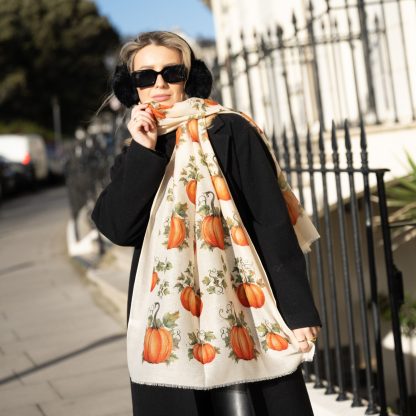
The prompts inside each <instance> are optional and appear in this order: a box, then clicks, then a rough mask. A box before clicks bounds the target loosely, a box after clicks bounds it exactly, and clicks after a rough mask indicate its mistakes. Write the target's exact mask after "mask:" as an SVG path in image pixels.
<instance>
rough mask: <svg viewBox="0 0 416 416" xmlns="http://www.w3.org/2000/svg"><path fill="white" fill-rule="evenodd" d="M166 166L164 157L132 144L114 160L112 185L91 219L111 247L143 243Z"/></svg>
mask: <svg viewBox="0 0 416 416" xmlns="http://www.w3.org/2000/svg"><path fill="white" fill-rule="evenodd" d="M167 162H168V158H167V156H166V155H165V154H164V153H162V152H159V151H157V150H153V149H149V148H147V147H145V146H142V145H141V144H139V143H137V142H135V141H134V140H133V141H132V142H131V145H130V146H129V147H128V148H127V149H126V150H124V151H123V152H122V153H121V154H120V155H118V156H117V157H116V159H115V161H114V165H113V167H112V168H111V173H110V177H111V181H110V183H109V185H108V186H107V187H106V188H105V189H104V190H103V191H102V192H101V194H100V196H99V197H98V199H97V202H96V204H95V207H94V210H93V212H92V215H91V218H92V220H93V221H94V223H95V224H96V226H97V228H98V230H99V231H100V232H102V233H103V234H104V235H105V236H106V237H107V238H108V239H109V240H111V241H112V242H113V243H115V244H117V245H121V246H135V245H137V244H138V242H139V241H140V239H143V237H144V233H145V230H146V226H147V224H148V221H149V214H150V208H151V205H152V202H153V198H154V196H155V194H156V191H157V189H158V187H159V185H160V182H161V180H162V178H163V175H164V173H165V169H166V164H167Z"/></svg>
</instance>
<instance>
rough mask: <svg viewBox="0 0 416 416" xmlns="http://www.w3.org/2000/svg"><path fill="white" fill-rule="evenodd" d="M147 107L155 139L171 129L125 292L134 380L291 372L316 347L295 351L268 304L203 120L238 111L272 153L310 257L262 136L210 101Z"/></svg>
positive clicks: (249, 377) (191, 381)
mask: <svg viewBox="0 0 416 416" xmlns="http://www.w3.org/2000/svg"><path fill="white" fill-rule="evenodd" d="M149 106H150V108H151V109H152V112H153V114H154V115H155V117H156V119H157V122H158V134H164V133H167V132H169V131H172V130H175V129H177V130H176V146H175V149H174V151H173V154H172V156H171V159H170V161H169V163H168V165H167V167H166V171H165V174H164V177H163V179H162V181H161V183H160V186H159V189H158V191H157V193H156V196H155V199H154V201H153V204H152V207H151V211H150V219H149V223H148V226H147V229H146V233H145V236H144V242H143V247H142V251H141V255H140V260H139V264H138V269H137V274H136V280H135V284H134V288H133V296H132V304H131V311H130V319H129V322H128V328H127V359H128V367H129V372H130V377H131V379H132V381H133V382H135V383H141V384H150V385H162V386H171V387H184V388H193V389H210V388H213V387H219V386H226V385H230V384H235V383H243V382H249V381H257V380H264V379H270V378H276V377H280V376H283V375H286V374H289V373H292V372H294V371H295V370H296V369H297V367H298V366H299V364H300V363H302V362H303V361H312V360H313V355H314V352H315V345H314V344H312V349H311V351H309V352H308V353H302V352H301V351H300V349H299V343H298V341H297V340H296V337H295V336H294V334H293V332H292V331H291V330H290V329H289V328H288V327H287V325H286V323H285V321H284V320H283V319H282V316H281V315H280V313H279V310H278V309H277V307H276V301H275V298H274V296H273V293H272V290H271V288H270V285H269V281H268V277H267V275H266V272H265V270H264V268H263V265H262V263H261V261H260V258H259V256H258V254H257V252H256V249H255V247H254V245H253V243H252V241H251V239H250V236H249V235H248V233H247V231H246V229H245V227H244V224H243V223H242V221H241V218H240V216H239V213H238V210H237V207H236V205H235V203H234V201H233V197H232V195H231V193H230V191H229V189H228V186H227V182H226V179H225V176H224V174H223V172H221V169H220V167H219V165H218V162H217V159H216V156H215V153H214V151H213V149H212V146H211V143H210V140H209V136H208V134H207V127H206V117H207V116H209V115H211V114H214V113H224V112H229V113H237V114H240V115H241V116H242V117H245V118H246V119H247V120H249V122H250V123H251V124H252V125H253V128H255V129H256V130H257V132H258V134H259V135H260V136H261V138H262V139H263V140H264V141H265V143H266V144H267V146H268V149H269V150H270V152H271V154H272V155H273V159H274V161H275V164H276V168H277V171H278V179H277V182H278V186H280V188H281V190H282V192H283V195H284V197H285V201H286V204H287V207H288V210H289V214H290V218H291V222H292V224H293V226H294V229H295V232H296V236H297V238H298V241H299V245H300V247H301V248H302V250H303V251H304V252H306V251H309V246H310V244H311V243H312V241H314V240H315V239H317V238H318V237H319V234H318V233H317V231H316V229H315V227H314V226H313V224H312V222H311V221H310V220H309V218H308V217H307V215H306V214H305V212H304V210H303V209H302V207H301V206H300V204H299V202H298V200H297V199H296V197H295V196H294V194H293V193H292V191H291V189H290V187H289V185H288V184H287V182H286V180H285V178H284V175H283V173H282V171H281V169H280V167H279V165H278V163H277V161H276V159H275V157H274V154H273V152H272V150H271V147H270V144H269V142H268V139H267V138H266V136H265V135H264V133H263V132H262V131H261V130H260V129H259V127H257V126H256V124H255V123H254V122H253V121H252V120H251V119H250V118H249V117H248V116H246V115H245V114H243V113H241V112H236V111H233V110H230V109H227V108H224V107H222V106H221V105H219V104H218V103H216V102H215V101H212V100H209V99H205V100H204V99H200V98H189V99H187V100H185V101H181V102H178V103H176V104H174V105H173V106H170V107H166V106H163V105H160V104H157V103H152V104H149ZM235 140H237V141H238V137H237V138H235ZM138 168H140V169H143V170H144V171H145V169H146V167H145V166H143V167H138ZM276 185H277V183H276ZM270 209H273V207H270ZM287 278H288V279H290V276H287Z"/></svg>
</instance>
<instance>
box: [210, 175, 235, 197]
mask: <svg viewBox="0 0 416 416" xmlns="http://www.w3.org/2000/svg"><path fill="white" fill-rule="evenodd" d="M211 180H212V183H213V185H214V188H215V192H216V193H217V197H218V199H222V200H224V201H229V200H230V199H231V195H230V193H229V192H228V188H227V184H226V182H225V179H224V178H223V177H221V176H218V175H215V176H211Z"/></svg>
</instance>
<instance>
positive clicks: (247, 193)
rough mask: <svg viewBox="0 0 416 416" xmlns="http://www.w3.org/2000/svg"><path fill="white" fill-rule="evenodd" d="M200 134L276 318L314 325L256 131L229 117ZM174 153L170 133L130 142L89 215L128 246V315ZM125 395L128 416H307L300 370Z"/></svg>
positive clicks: (295, 248) (143, 388)
mask: <svg viewBox="0 0 416 416" xmlns="http://www.w3.org/2000/svg"><path fill="white" fill-rule="evenodd" d="M208 135H209V137H210V140H211V144H212V147H213V150H214V152H215V154H216V156H217V160H218V162H219V164H220V166H221V169H222V171H223V173H224V175H225V176H226V180H227V183H228V186H229V188H230V191H231V193H232V196H233V199H234V201H235V203H236V205H237V208H238V211H239V213H240V216H241V219H242V221H243V223H244V225H245V227H246V229H247V231H248V233H249V235H250V237H251V239H252V241H253V243H254V245H255V247H256V250H257V253H258V254H259V257H260V259H261V261H262V263H263V266H264V268H265V270H266V272H267V274H268V277H269V281H270V285H271V287H272V290H273V293H274V295H275V298H276V300H277V302H278V307H279V310H280V312H281V314H282V316H283V319H284V320H285V322H286V323H287V325H288V326H289V328H291V329H295V328H300V327H307V326H321V321H320V318H319V314H318V311H317V309H316V307H315V304H314V301H313V298H312V294H311V290H310V286H309V282H308V279H307V274H306V264H305V259H304V255H303V253H302V251H301V250H300V248H299V244H298V242H297V239H296V235H295V232H294V230H293V227H292V225H291V223H290V219H289V215H288V211H287V209H286V205H285V202H284V199H283V196H282V193H281V191H280V188H279V186H278V183H277V178H276V170H275V166H274V163H273V160H272V158H271V156H270V153H269V151H268V149H267V147H266V145H265V144H264V143H263V141H262V139H261V137H260V136H259V135H258V134H257V132H256V130H255V129H254V128H253V127H252V126H251V125H250V124H249V123H248V122H247V121H246V120H245V119H243V118H242V117H241V116H239V115H236V114H230V113H228V114H227V113H225V114H220V115H218V116H217V117H216V118H215V120H214V122H213V124H212V126H211V127H210V128H209V130H208ZM174 146H175V132H174V131H173V132H170V133H168V134H165V135H162V136H159V137H158V140H157V144H156V149H155V150H152V149H149V148H147V147H144V146H142V145H140V144H138V143H137V142H135V141H132V143H131V145H130V146H129V147H127V148H125V149H124V151H123V153H122V154H120V155H119V156H118V157H117V158H116V160H115V163H114V166H113V167H112V169H111V183H110V184H109V185H108V186H107V187H106V188H105V189H104V191H103V192H102V193H101V195H100V196H99V198H98V200H97V203H96V206H95V208H94V211H93V213H92V219H93V220H94V222H95V224H96V225H97V227H98V229H99V230H100V231H101V232H102V233H103V234H104V235H105V236H107V237H108V238H109V239H110V240H111V241H113V242H114V243H115V244H118V245H122V246H134V247H135V248H134V254H133V259H132V264H131V271H130V281H129V289H128V304H127V315H128V316H129V314H130V305H131V297H132V291H133V284H134V279H135V276H136V271H137V266H138V262H139V257H140V252H141V247H142V243H143V238H144V233H145V230H146V227H147V224H148V221H149V213H150V208H151V205H152V202H153V199H154V196H155V194H156V191H157V189H158V187H159V184H160V182H161V180H162V178H163V175H164V172H165V168H166V165H167V163H168V161H169V159H170V156H171V154H172V152H173V148H174ZM248 391H250V393H247V392H248ZM131 392H132V403H133V412H134V416H136V415H146V416H162V415H167V414H169V415H170V416H179V415H180V416H183V415H198V416H205V415H207V416H208V415H209V416H214V415H224V414H227V415H228V414H230V415H231V414H236V412H237V409H240V410H239V414H240V412H241V409H242V407H241V406H243V408H245V409H248V407H249V406H250V405H249V404H248V403H249V401H250V399H247V398H248V397H251V401H252V402H253V405H254V404H255V407H256V410H255V413H256V415H261V416H268V415H272V414H277V413H276V412H278V411H281V412H283V413H286V414H296V415H299V416H301V415H302V416H311V415H313V412H312V409H311V405H310V402H309V398H308V394H307V390H306V387H305V384H304V382H303V376H302V372H301V370H300V368H298V370H297V371H296V372H295V373H293V374H289V375H287V376H283V377H279V378H278V379H272V380H265V381H259V382H256V383H248V385H244V384H240V385H236V386H228V387H224V388H220V389H212V390H207V391H199V390H192V389H181V388H170V387H158V386H147V385H141V384H136V383H133V382H131ZM244 400H249V401H247V402H244ZM243 402H244V403H246V404H245V405H244V404H243ZM244 414H246V413H244ZM251 414H253V413H251Z"/></svg>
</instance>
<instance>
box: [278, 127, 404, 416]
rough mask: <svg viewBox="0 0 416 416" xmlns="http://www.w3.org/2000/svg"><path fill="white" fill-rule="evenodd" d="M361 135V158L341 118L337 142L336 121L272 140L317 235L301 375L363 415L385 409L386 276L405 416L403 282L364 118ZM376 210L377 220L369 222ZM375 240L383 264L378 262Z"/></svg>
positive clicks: (399, 408)
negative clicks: (314, 331)
mask: <svg viewBox="0 0 416 416" xmlns="http://www.w3.org/2000/svg"><path fill="white" fill-rule="evenodd" d="M359 134H360V143H359V146H360V160H353V151H352V141H351V134H350V127H349V124H348V122H347V121H345V124H344V129H343V136H344V137H343V140H341V138H340V137H337V135H338V136H339V131H338V132H337V130H336V127H335V123H333V124H332V129H331V131H330V135H329V136H328V135H325V136H324V132H323V129H321V132H320V134H319V137H316V138H312V137H311V134H310V133H307V134H306V137H304V138H299V137H298V135H297V133H296V129H295V130H294V134H293V136H292V137H288V135H287V134H286V133H284V134H283V135H282V136H281V137H276V136H274V137H273V139H272V142H273V147H274V150H275V153H276V155H277V158H278V160H279V163H280V164H281V166H282V168H283V169H284V171H285V172H286V175H287V178H288V180H289V182H290V183H291V184H292V186H293V187H294V188H297V189H298V193H299V196H300V201H301V203H302V204H305V203H307V204H308V203H309V201H311V207H310V208H311V211H312V218H313V220H314V223H315V224H316V225H317V227H318V231H319V233H320V235H321V238H320V239H319V240H318V241H317V243H316V244H315V245H314V249H313V251H312V254H310V255H308V256H307V264H308V271H309V277H310V282H311V286H312V287H314V288H315V291H316V292H317V294H318V296H317V297H318V299H319V305H320V308H319V309H320V312H321V318H322V323H323V328H322V331H321V336H320V337H319V339H318V343H317V351H318V353H317V354H316V356H315V360H314V362H313V364H309V363H305V364H304V370H305V375H306V379H307V380H309V381H311V377H310V375H311V374H313V375H314V377H313V379H314V381H315V387H317V388H320V387H325V393H326V394H336V395H337V396H336V400H348V397H347V392H350V393H352V402H351V406H352V407H356V406H363V399H365V400H366V401H367V402H368V404H367V408H366V410H365V414H378V413H379V412H380V414H381V415H387V414H388V413H387V403H386V385H385V372H384V366H385V360H386V358H384V359H383V351H382V343H381V342H382V335H384V334H382V333H381V323H380V304H379V285H380V282H382V279H387V287H388V296H389V303H390V304H389V306H390V309H391V317H392V319H391V322H390V325H391V326H390V328H391V330H392V331H393V336H394V344H395V345H394V348H395V349H394V353H395V371H396V381H397V385H398V390H399V402H398V404H397V406H395V404H393V405H394V407H395V408H396V410H397V411H398V412H399V414H400V415H409V414H410V413H409V410H408V404H407V388H406V376H405V368H404V361H403V351H402V344H401V330H400V322H399V309H400V306H401V304H402V303H403V285H402V276H401V273H400V272H399V271H398V270H397V268H396V266H395V265H394V262H393V256H392V248H391V238H390V224H389V219H388V211H387V203H386V193H385V184H384V174H385V172H386V171H387V170H386V169H371V168H370V167H369V166H368V155H367V142H366V132H365V128H364V125H363V123H362V122H361V126H360V132H359ZM324 137H325V138H326V139H325V138H324ZM341 146H342V149H343V152H342V153H341V151H340V147H341ZM360 184H361V185H360ZM357 185H359V186H360V189H357ZM373 194H375V195H377V202H374V198H373V197H372V196H374V195H373ZM376 216H377V217H378V218H379V223H380V226H375V217H376ZM379 243H382V247H383V250H382V254H383V256H382V258H383V257H384V260H383V261H384V264H383V265H381V264H380V261H379V262H377V261H376V254H375V252H376V246H377V245H378V244H379ZM381 266H383V267H381ZM316 286H317V287H316ZM353 294H354V298H353ZM324 380H325V382H324ZM363 414H364V412H363Z"/></svg>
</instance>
